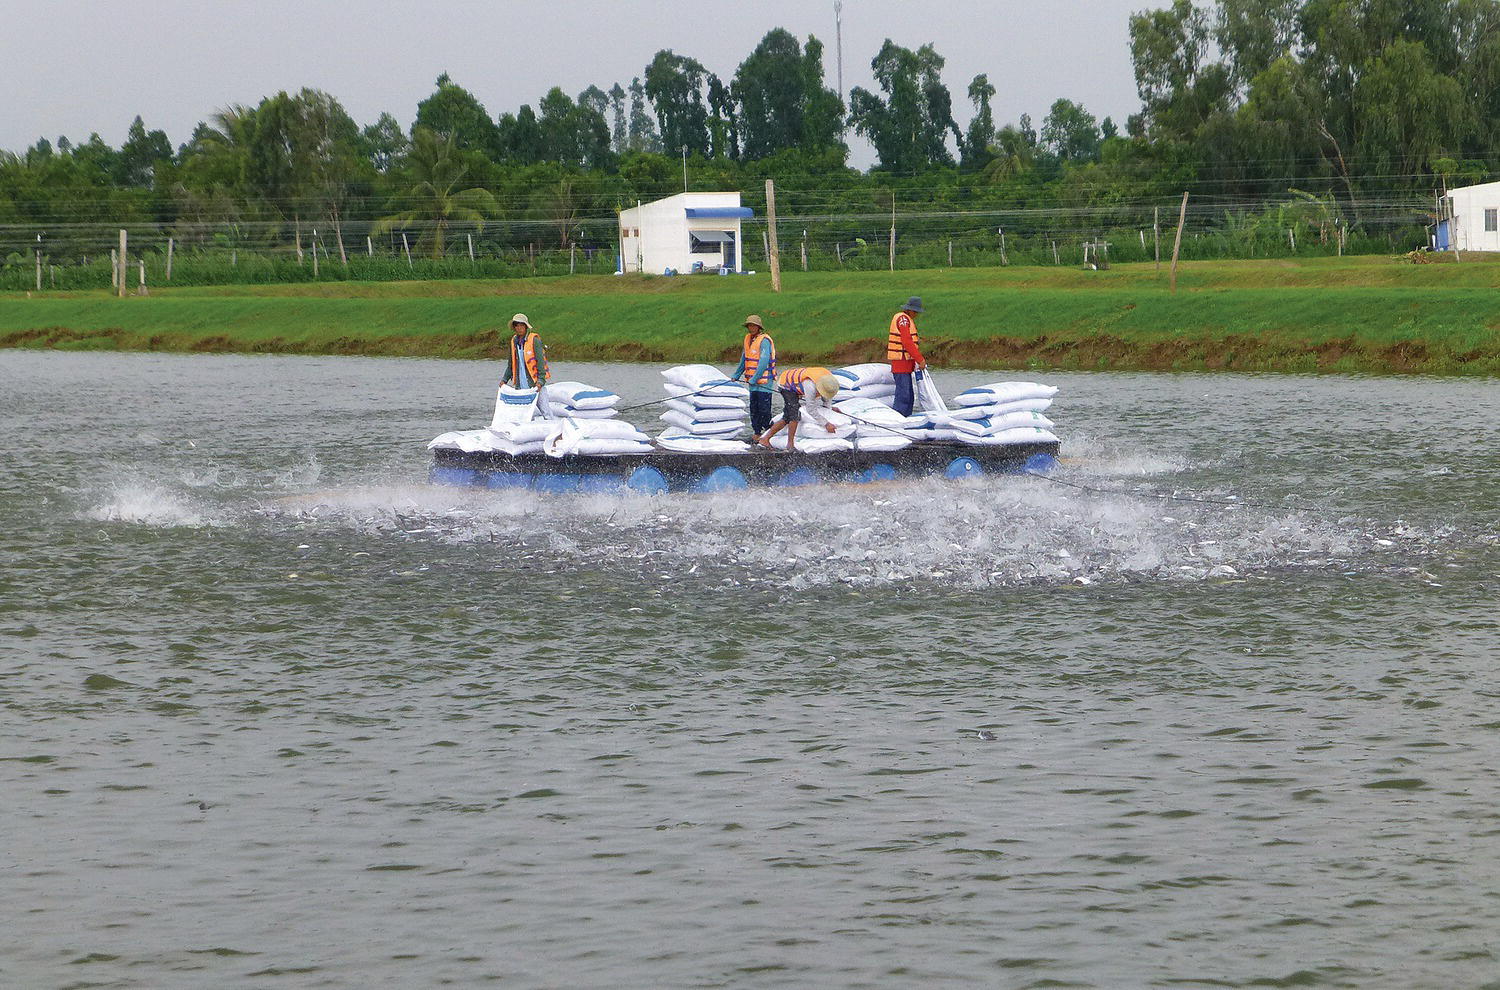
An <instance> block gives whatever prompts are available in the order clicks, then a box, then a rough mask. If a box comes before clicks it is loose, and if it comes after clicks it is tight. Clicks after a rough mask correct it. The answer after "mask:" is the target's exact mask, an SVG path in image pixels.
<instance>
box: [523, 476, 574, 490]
mask: <svg viewBox="0 0 1500 990" xmlns="http://www.w3.org/2000/svg"><path fill="white" fill-rule="evenodd" d="M532 484H533V486H534V487H535V488H536V490H537V491H539V492H546V493H547V494H549V495H568V494H571V493H573V492H576V491H578V475H576V474H539V475H537V476H536V477H535V478H534V479H533V481H532Z"/></svg>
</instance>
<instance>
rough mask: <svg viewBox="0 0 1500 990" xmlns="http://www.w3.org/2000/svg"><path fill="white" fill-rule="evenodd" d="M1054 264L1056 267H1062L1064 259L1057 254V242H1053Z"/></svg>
mask: <svg viewBox="0 0 1500 990" xmlns="http://www.w3.org/2000/svg"><path fill="white" fill-rule="evenodd" d="M1052 263H1053V264H1054V265H1060V264H1062V258H1061V257H1060V256H1059V255H1058V253H1057V242H1056V241H1053V242H1052Z"/></svg>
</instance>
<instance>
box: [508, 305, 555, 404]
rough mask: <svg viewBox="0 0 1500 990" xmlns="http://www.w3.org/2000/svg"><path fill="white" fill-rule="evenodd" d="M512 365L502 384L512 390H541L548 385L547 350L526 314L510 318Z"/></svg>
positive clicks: (509, 365) (510, 364) (518, 314)
mask: <svg viewBox="0 0 1500 990" xmlns="http://www.w3.org/2000/svg"><path fill="white" fill-rule="evenodd" d="M510 330H511V335H512V336H511V338H510V363H509V364H508V365H506V368H505V376H504V377H503V378H501V379H500V381H501V383H502V384H505V385H509V386H510V387H511V388H541V387H542V386H543V385H546V384H547V377H548V373H547V349H546V348H545V347H543V346H542V338H541V337H539V336H537V332H536V331H535V330H533V329H531V321H530V320H528V319H527V318H526V314H525V313H517V314H516V315H515V316H512V317H511V318H510Z"/></svg>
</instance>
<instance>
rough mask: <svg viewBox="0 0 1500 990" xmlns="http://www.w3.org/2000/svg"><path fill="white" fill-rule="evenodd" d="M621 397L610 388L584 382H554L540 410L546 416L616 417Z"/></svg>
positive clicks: (540, 405)
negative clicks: (597, 386)
mask: <svg viewBox="0 0 1500 990" xmlns="http://www.w3.org/2000/svg"><path fill="white" fill-rule="evenodd" d="M619 401H620V397H619V396H618V395H616V394H615V393H613V392H611V391H609V390H608V389H603V388H596V387H594V386H593V385H585V384H584V383H583V382H553V383H552V384H550V385H548V386H547V388H546V393H545V394H544V395H543V396H542V401H541V403H540V404H539V406H538V411H539V412H541V413H542V415H544V416H551V417H567V418H569V419H614V418H615V417H616V416H618V415H619V413H617V412H616V411H615V406H616V405H617V404H619Z"/></svg>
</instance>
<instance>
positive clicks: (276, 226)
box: [0, 197, 1433, 291]
mask: <svg viewBox="0 0 1500 990" xmlns="http://www.w3.org/2000/svg"><path fill="white" fill-rule="evenodd" d="M1178 209H1179V202H1170V203H1165V202H1155V203H1121V204H1111V205H1109V206H1104V207H1099V206H1090V207H1078V208H1069V207H1049V208H1029V209H1028V208H1013V209H989V210H963V209H953V208H951V207H948V208H939V207H938V206H936V205H926V206H923V207H922V208H918V209H904V210H903V209H897V210H895V211H894V212H889V211H887V212H875V211H870V212H836V211H833V212H819V211H816V210H812V209H806V208H804V209H801V210H798V211H796V212H791V213H789V214H786V215H782V216H778V220H777V241H778V253H779V259H780V263H781V267H782V269H783V270H786V271H795V270H799V269H805V270H808V271H874V270H884V269H892V268H893V269H897V270H907V269H918V268H941V267H950V266H951V267H955V268H984V267H997V266H1006V265H1053V266H1086V267H1087V266H1092V267H1103V266H1105V265H1108V264H1112V263H1130V262H1143V261H1152V260H1154V259H1157V258H1161V259H1164V260H1165V259H1167V258H1170V256H1171V251H1172V243H1173V238H1174V235H1175V232H1176V231H1175V228H1176V223H1177V215H1178ZM1351 215H1357V216H1358V222H1357V223H1356V224H1351V223H1350V220H1349V217H1350V216H1351ZM1432 218H1433V204H1432V203H1431V202H1430V201H1426V200H1423V199H1421V198H1416V197H1391V198H1384V199H1370V200H1361V201H1357V202H1354V203H1347V202H1346V203H1343V204H1340V208H1339V209H1336V210H1335V209H1332V208H1330V204H1328V203H1326V202H1322V203H1320V202H1317V201H1312V202H1308V203H1302V202H1292V203H1289V202H1286V201H1277V202H1265V201H1262V202H1247V201H1223V200H1219V201H1214V200H1204V201H1199V202H1193V201H1191V200H1190V202H1189V206H1188V211H1187V216H1186V220H1185V223H1184V227H1183V235H1182V246H1181V256H1182V257H1183V258H1184V259H1186V260H1201V259H1238V258H1244V259H1255V258H1296V257H1321V256H1334V255H1341V254H1382V253H1384V254H1392V253H1405V252H1408V251H1411V250H1414V249H1417V248H1420V247H1423V246H1425V245H1426V244H1427V243H1428V242H1429V231H1428V225H1429V224H1430V223H1431V222H1432ZM121 229H122V228H121V225H120V224H119V223H105V222H96V221H84V220H80V221H71V222H62V223H54V224H50V225H48V227H47V228H46V229H44V230H39V229H36V228H35V227H30V226H25V225H20V224H9V225H3V224H0V290H11V291H19V290H31V291H36V290H41V291H49V290H59V291H62V290H85V289H100V288H108V287H111V286H112V285H113V284H114V283H113V280H114V278H115V277H116V272H117V270H118V269H117V267H116V265H115V262H114V259H113V255H114V254H115V253H116V252H117V251H118V244H119V231H120V230H121ZM124 229H125V230H126V232H127V254H128V258H127V263H126V265H125V274H126V278H127V286H128V287H129V288H131V289H135V288H137V287H138V286H139V284H140V282H141V280H142V278H143V277H144V281H145V283H146V285H147V286H160V285H166V284H170V285H174V286H193V285H228V284H269V283H289V282H312V281H371V282H380V281H397V280H427V279H433V280H435V279H465V278H484V279H507V278H523V277H531V276H567V275H607V274H611V273H613V272H615V271H616V270H617V268H618V267H619V253H618V252H619V240H618V235H619V228H618V217H617V214H616V213H615V212H614V211H613V210H609V211H598V212H595V213H591V214H585V213H571V214H568V215H566V216H563V217H554V218H542V219H535V218H517V219H503V218H502V219H499V220H493V221H489V222H486V223H484V224H483V225H467V226H465V225H453V224H439V223H435V222H425V223H424V222H415V223H412V224H409V225H408V226H406V227H404V228H402V229H399V230H395V231H385V232H383V233H376V231H377V229H378V228H377V226H376V224H375V222H374V221H371V220H343V221H340V222H339V223H337V224H336V225H329V224H326V223H320V224H318V225H317V226H313V225H311V224H292V223H289V222H288V221H286V220H283V219H270V220H254V221H243V220H236V221H207V220H203V221H184V220H182V219H178V220H175V221H173V222H171V223H159V222H136V223H129V224H126V225H124ZM893 235H894V237H893ZM740 237H741V240H740V243H739V244H738V245H737V246H736V257H737V259H738V261H739V266H740V267H741V268H743V269H746V270H749V269H762V270H763V269H764V268H765V267H766V266H767V264H768V260H769V259H768V244H769V236H768V224H767V222H766V220H765V218H764V217H763V216H759V217H756V218H754V219H750V220H745V221H743V222H742V225H741V234H740ZM893 240H894V244H893V243H892V242H893Z"/></svg>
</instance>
